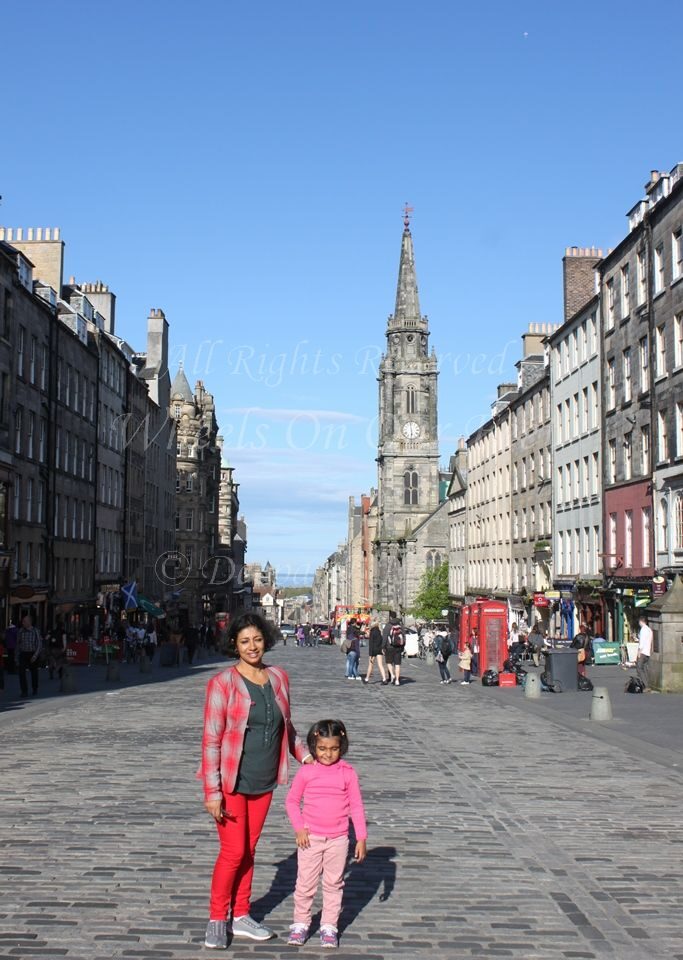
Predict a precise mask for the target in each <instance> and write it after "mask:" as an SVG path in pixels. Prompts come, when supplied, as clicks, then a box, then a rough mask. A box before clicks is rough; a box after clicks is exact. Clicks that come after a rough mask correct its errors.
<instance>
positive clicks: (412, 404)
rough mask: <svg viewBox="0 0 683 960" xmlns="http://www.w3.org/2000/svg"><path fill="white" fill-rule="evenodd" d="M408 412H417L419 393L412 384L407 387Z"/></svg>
mask: <svg viewBox="0 0 683 960" xmlns="http://www.w3.org/2000/svg"><path fill="white" fill-rule="evenodd" d="M406 413H417V395H416V393H415V387H414V386H413V385H412V384H410V385H409V386H407V387H406Z"/></svg>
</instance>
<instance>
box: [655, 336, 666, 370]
mask: <svg viewBox="0 0 683 960" xmlns="http://www.w3.org/2000/svg"><path fill="white" fill-rule="evenodd" d="M655 375H656V376H657V377H663V376H665V375H666V330H665V326H664V324H663V323H662V324H660V326H658V327H657V329H656V330H655Z"/></svg>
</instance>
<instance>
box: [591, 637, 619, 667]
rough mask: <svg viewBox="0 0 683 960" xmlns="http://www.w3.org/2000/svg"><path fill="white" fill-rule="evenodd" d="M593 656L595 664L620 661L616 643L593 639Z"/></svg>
mask: <svg viewBox="0 0 683 960" xmlns="http://www.w3.org/2000/svg"><path fill="white" fill-rule="evenodd" d="M593 658H594V660H595V663H596V664H601V663H621V648H620V646H619V644H618V643H600V642H599V641H598V642H596V641H595V640H594V641H593Z"/></svg>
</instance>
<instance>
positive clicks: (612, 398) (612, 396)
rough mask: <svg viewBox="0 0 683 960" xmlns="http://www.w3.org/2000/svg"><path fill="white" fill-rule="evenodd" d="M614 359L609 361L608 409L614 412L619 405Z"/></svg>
mask: <svg viewBox="0 0 683 960" xmlns="http://www.w3.org/2000/svg"><path fill="white" fill-rule="evenodd" d="M614 367H615V364H614V357H612V359H611V360H608V361H607V409H608V410H614V408H615V406H616V405H617V392H616V387H615V382H614V381H615V370H614Z"/></svg>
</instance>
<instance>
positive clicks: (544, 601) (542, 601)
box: [534, 593, 550, 607]
mask: <svg viewBox="0 0 683 960" xmlns="http://www.w3.org/2000/svg"><path fill="white" fill-rule="evenodd" d="M534 606H535V607H549V606H550V600H548V598H547V597H546V595H545V594H544V593H535V594H534Z"/></svg>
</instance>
